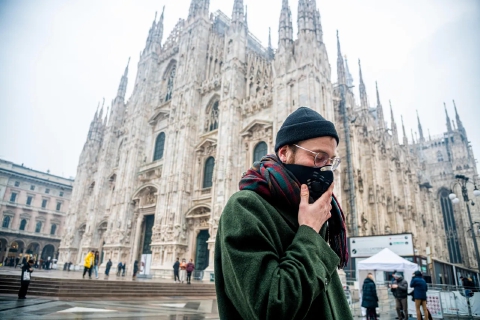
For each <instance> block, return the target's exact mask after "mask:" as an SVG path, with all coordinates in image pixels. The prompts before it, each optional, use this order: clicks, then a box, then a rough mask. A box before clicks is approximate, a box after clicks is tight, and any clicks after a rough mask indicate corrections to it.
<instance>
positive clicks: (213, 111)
mask: <svg viewBox="0 0 480 320" xmlns="http://www.w3.org/2000/svg"><path fill="white" fill-rule="evenodd" d="M218 113H219V112H218V100H217V101H215V102H214V103H213V104H212V107H211V108H210V109H207V121H206V125H205V131H207V132H209V131H213V130H216V129H218Z"/></svg>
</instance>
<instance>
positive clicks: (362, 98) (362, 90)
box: [358, 59, 368, 109]
mask: <svg viewBox="0 0 480 320" xmlns="http://www.w3.org/2000/svg"><path fill="white" fill-rule="evenodd" d="M358 70H359V73H360V85H359V90H360V103H361V104H360V105H361V107H362V109H368V101H367V91H366V89H365V84H364V83H363V76H362V65H361V64H360V59H358Z"/></svg>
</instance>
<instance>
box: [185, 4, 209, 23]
mask: <svg viewBox="0 0 480 320" xmlns="http://www.w3.org/2000/svg"><path fill="white" fill-rule="evenodd" d="M209 7H210V0H192V1H191V2H190V8H189V9H188V20H190V19H193V18H195V17H197V16H202V15H203V16H205V17H207V16H208V11H209V10H210V9H209Z"/></svg>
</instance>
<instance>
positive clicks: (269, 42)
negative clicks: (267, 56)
mask: <svg viewBox="0 0 480 320" xmlns="http://www.w3.org/2000/svg"><path fill="white" fill-rule="evenodd" d="M268 47H269V48H271V47H272V29H271V28H270V27H268Z"/></svg>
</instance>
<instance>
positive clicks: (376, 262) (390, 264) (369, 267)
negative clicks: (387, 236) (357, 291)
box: [358, 248, 418, 314]
mask: <svg viewBox="0 0 480 320" xmlns="http://www.w3.org/2000/svg"><path fill="white" fill-rule="evenodd" d="M417 270H418V265H417V264H416V263H413V262H410V261H408V260H406V259H403V258H402V257H400V256H399V255H397V254H396V253H395V252H393V251H391V250H390V249H388V248H385V249H383V250H382V251H380V252H379V253H377V254H376V255H373V256H371V257H370V258H368V259H365V260H362V261H360V262H359V263H358V271H359V272H358V273H359V278H358V280H360V281H361V283H363V279H365V278H366V277H367V274H368V272H369V271H389V272H393V271H399V272H403V277H404V279H405V280H406V281H407V283H408V286H409V289H408V291H409V292H410V281H411V280H412V274H413V273H414V272H415V271H417ZM362 294H363V292H362ZM408 312H409V313H410V314H415V306H414V304H413V303H409V304H408Z"/></svg>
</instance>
